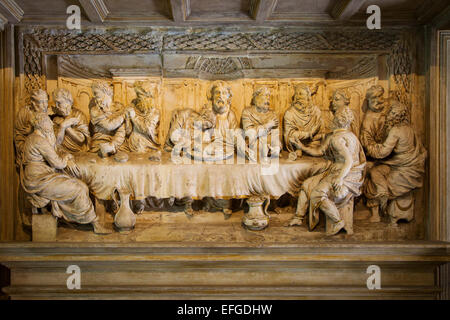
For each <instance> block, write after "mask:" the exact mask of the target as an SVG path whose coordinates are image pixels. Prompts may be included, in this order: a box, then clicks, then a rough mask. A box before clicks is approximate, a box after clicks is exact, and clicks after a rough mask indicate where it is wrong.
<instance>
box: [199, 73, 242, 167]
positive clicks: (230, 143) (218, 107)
mask: <svg viewBox="0 0 450 320" xmlns="http://www.w3.org/2000/svg"><path fill="white" fill-rule="evenodd" d="M231 98H232V93H231V87H229V86H228V85H227V84H226V83H225V82H223V81H216V82H214V83H213V84H212V86H211V89H210V90H209V92H208V100H209V101H210V104H209V105H206V106H205V107H204V108H203V111H202V115H203V117H205V118H206V119H211V122H212V124H213V127H212V128H211V129H214V130H211V131H210V133H212V134H211V135H210V138H211V141H210V142H208V143H206V144H204V145H203V158H204V159H208V158H213V159H214V160H224V159H226V158H229V157H231V156H234V150H235V144H234V138H235V134H234V133H235V132H234V130H232V129H237V128H238V126H239V124H238V121H237V119H236V115H235V114H234V112H233V110H231ZM216 150H222V151H223V152H222V155H217V154H216Z"/></svg>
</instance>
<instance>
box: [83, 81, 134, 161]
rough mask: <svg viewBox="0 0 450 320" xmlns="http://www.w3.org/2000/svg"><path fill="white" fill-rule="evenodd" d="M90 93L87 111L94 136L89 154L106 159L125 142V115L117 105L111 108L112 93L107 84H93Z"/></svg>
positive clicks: (101, 82)
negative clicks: (98, 155) (96, 153)
mask: <svg viewBox="0 0 450 320" xmlns="http://www.w3.org/2000/svg"><path fill="white" fill-rule="evenodd" d="M92 92H93V94H94V97H93V98H92V100H91V102H90V103H89V110H90V115H91V123H92V126H93V130H94V136H93V137H92V143H91V149H90V152H99V154H100V156H101V157H107V156H108V155H110V154H115V153H116V152H117V151H118V150H119V148H120V147H121V146H122V144H123V143H124V141H125V133H126V132H125V115H124V112H123V111H122V110H120V109H119V108H118V107H117V105H114V106H113V100H112V99H113V91H112V88H111V87H110V86H109V84H108V83H106V82H103V81H98V82H94V83H93V84H92ZM118 109H119V110H118Z"/></svg>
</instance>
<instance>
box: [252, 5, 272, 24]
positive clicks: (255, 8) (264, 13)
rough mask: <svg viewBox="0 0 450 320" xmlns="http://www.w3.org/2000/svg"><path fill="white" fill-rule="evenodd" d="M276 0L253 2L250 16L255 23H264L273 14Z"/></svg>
mask: <svg viewBox="0 0 450 320" xmlns="http://www.w3.org/2000/svg"><path fill="white" fill-rule="evenodd" d="M276 4H277V0H253V1H252V6H251V9H250V11H251V12H250V14H251V16H252V17H253V19H255V20H256V21H257V22H259V23H262V22H264V21H266V20H267V19H268V18H269V17H270V15H271V14H272V12H273V9H274V8H275V5H276Z"/></svg>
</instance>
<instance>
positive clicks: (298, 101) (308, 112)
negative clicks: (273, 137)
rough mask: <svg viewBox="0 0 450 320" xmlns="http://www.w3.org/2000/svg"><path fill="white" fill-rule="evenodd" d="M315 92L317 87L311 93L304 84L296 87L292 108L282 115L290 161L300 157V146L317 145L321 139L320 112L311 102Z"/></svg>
mask: <svg viewBox="0 0 450 320" xmlns="http://www.w3.org/2000/svg"><path fill="white" fill-rule="evenodd" d="M317 90H318V86H317V85H316V86H315V87H314V90H313V91H311V89H310V88H309V86H307V85H304V84H302V85H298V86H296V87H295V93H294V96H293V97H292V106H291V107H290V108H289V109H288V110H286V112H285V114H284V129H283V132H284V142H285V144H286V148H287V150H288V151H289V153H290V158H291V159H296V158H297V156H301V149H302V146H309V145H311V146H314V145H318V140H320V139H321V138H322V135H321V134H319V131H320V129H321V128H322V118H321V112H320V109H319V107H317V106H316V105H315V104H314V103H313V100H312V96H313V95H314V94H316V93H317Z"/></svg>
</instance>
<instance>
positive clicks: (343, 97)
mask: <svg viewBox="0 0 450 320" xmlns="http://www.w3.org/2000/svg"><path fill="white" fill-rule="evenodd" d="M349 104H350V98H349V97H348V95H347V93H346V92H345V91H344V90H341V89H338V90H336V91H335V92H334V93H333V97H332V99H331V111H332V112H333V113H335V112H336V111H337V110H339V109H342V108H344V107H347V106H348V105H349Z"/></svg>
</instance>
